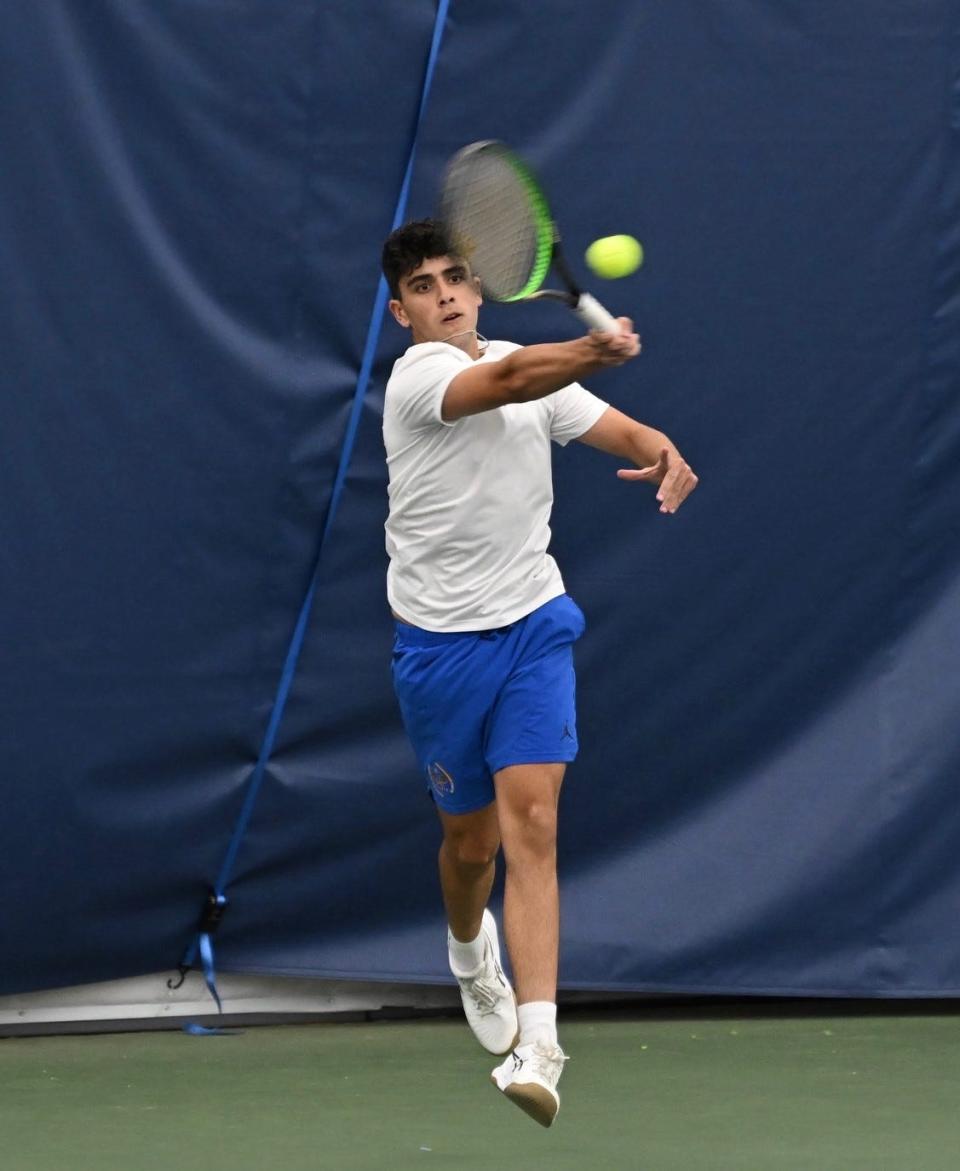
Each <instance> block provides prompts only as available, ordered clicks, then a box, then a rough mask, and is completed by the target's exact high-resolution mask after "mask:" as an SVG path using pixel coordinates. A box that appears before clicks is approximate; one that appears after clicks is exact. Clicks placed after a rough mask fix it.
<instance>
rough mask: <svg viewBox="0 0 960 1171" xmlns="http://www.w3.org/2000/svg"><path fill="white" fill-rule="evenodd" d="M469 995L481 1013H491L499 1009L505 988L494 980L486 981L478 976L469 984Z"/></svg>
mask: <svg viewBox="0 0 960 1171" xmlns="http://www.w3.org/2000/svg"><path fill="white" fill-rule="evenodd" d="M467 994H468V995H469V997H470V999H471V1000H472V1001H473V1003H474V1004H475V1005H476V1006H477V1008H478V1009H479V1010H480V1012H481V1013H489V1012H493V1010H494V1009H495V1008H496V1007H497V1002H498V1001H499V1000H500V998H501V996H502V995H503V987H502V985H501V984H496V983H494V981H493V980H492V979H491V980H485V979H484V978H483V976H477V977H476V978H475V979H474V980H471V981H470V982H469V985H468V987H467Z"/></svg>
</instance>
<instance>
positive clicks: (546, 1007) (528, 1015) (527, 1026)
mask: <svg viewBox="0 0 960 1171" xmlns="http://www.w3.org/2000/svg"><path fill="white" fill-rule="evenodd" d="M517 1019H518V1021H519V1022H520V1044H521V1045H535V1044H540V1045H544V1046H546V1048H548V1049H553V1048H554V1047H555V1046H556V1044H557V1006H556V1005H555V1004H551V1002H550V1001H549V1000H530V1001H528V1002H527V1003H526V1004H521V1005H519V1006H518V1007H517Z"/></svg>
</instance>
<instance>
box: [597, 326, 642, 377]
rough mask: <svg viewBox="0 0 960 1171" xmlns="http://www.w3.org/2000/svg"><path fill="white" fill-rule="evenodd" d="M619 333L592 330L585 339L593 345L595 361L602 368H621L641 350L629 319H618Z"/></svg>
mask: <svg viewBox="0 0 960 1171" xmlns="http://www.w3.org/2000/svg"><path fill="white" fill-rule="evenodd" d="M617 324H618V325H619V326H620V332H619V333H601V332H600V330H598V329H592V330H591V331H590V332H589V333H588V334H587V337H589V338H590V341H591V342H592V344H593V349H594V354H595V357H596V360H597V361H598V362H600V364H601V365H603V366H622V365H623V364H624V362H628V361H629V360H630V359H631V358H635V357H636V356H637V354H639V353H640V350H641V349H642V344H641V342H640V336H639V334H636V333H634V332H633V322H632V321H631V320H630V318H629V317H618V318H617Z"/></svg>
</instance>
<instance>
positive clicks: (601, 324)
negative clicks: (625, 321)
mask: <svg viewBox="0 0 960 1171" xmlns="http://www.w3.org/2000/svg"><path fill="white" fill-rule="evenodd" d="M573 311H574V313H576V315H577V316H578V317H579V318H580V320H581V321H582V322H583V323H584V324H585V325H587V326H588V327H589V328H590V329H599V330H601V331H602V332H603V333H622V332H623V328H622V326H621V325H620V322H619V321H617V319H616V318H615V317H611V315H610V314H609V313H608V312H607V311H606V309H604V307H603V306H602V305H601V304H600V302H599V301H598V300H597V299H596V297H591V296H590V294H589V293H581V294H580V300H579V301H577V303H576V305H574V307H573Z"/></svg>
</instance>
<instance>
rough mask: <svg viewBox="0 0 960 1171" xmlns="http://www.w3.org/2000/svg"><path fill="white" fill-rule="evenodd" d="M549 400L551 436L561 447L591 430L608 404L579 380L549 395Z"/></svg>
mask: <svg viewBox="0 0 960 1171" xmlns="http://www.w3.org/2000/svg"><path fill="white" fill-rule="evenodd" d="M547 401H548V402H549V403H550V406H551V415H550V438H551V439H552V440H553V441H554V443H559V444H560V446H561V447H566V445H567V444H568V443H569V442H570V440H571V439H579V438H580V436H581V435H583V434H584V432H586V431H589V430H590V428H591V427H592V426H593V425H594V423H596V422H597V420H598V419H599V418H600V416H601V415H602V414H603V412H604V411H605V410H606V409H607V405H608V404H607V403H605V402H604V401H603V399H602V398H597V396H596V395H595V394H591V393H590V391H589V390H587V388H586V387H585V386H581V385H580V383H579V382H571V383H570V385H569V386H565V387H564V388H563V390H558V391H557V393H556V394H551V395H549V396H548V399H547Z"/></svg>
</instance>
